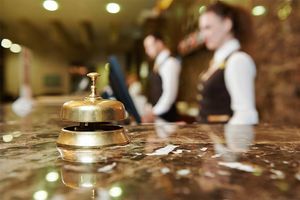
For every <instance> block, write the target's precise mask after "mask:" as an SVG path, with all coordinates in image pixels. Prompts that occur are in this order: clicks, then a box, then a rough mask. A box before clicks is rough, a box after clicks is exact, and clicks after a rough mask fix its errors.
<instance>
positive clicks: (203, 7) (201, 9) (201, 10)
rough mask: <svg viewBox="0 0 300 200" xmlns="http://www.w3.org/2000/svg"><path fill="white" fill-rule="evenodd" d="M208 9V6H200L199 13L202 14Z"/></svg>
mask: <svg viewBox="0 0 300 200" xmlns="http://www.w3.org/2000/svg"><path fill="white" fill-rule="evenodd" d="M205 9H206V6H200V7H199V13H200V14H202V13H203V12H204V11H205Z"/></svg>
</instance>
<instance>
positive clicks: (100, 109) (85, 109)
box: [61, 72, 126, 122]
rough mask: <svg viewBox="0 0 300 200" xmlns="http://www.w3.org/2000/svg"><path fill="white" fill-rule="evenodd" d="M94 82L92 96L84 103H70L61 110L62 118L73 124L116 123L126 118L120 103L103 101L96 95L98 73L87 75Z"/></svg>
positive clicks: (65, 104)
mask: <svg viewBox="0 0 300 200" xmlns="http://www.w3.org/2000/svg"><path fill="white" fill-rule="evenodd" d="M87 76H88V77H90V78H91V80H92V85H91V94H90V96H88V97H86V98H85V99H84V100H82V101H78V100H77V101H68V102H66V103H64V105H63V106H62V110H61V118H62V119H63V120H67V121H73V122H114V121H122V120H124V119H125V118H126V112H125V108H124V105H123V104H122V103H121V102H120V101H116V100H107V99H102V98H101V97H99V96H98V95H97V94H96V80H97V77H98V76H99V74H98V73H96V72H93V73H89V74H87Z"/></svg>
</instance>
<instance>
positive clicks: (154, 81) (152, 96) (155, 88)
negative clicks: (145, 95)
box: [149, 72, 179, 122]
mask: <svg viewBox="0 0 300 200" xmlns="http://www.w3.org/2000/svg"><path fill="white" fill-rule="evenodd" d="M149 78H150V88H149V92H150V93H149V102H150V103H151V104H152V105H155V104H156V103H157V102H158V100H159V98H160V96H161V95H162V92H163V89H162V80H161V77H160V75H159V74H158V73H155V72H151V73H150V76H149ZM159 117H160V118H162V119H164V120H166V121H168V122H175V121H178V118H179V117H178V113H177V109H176V106H175V102H174V103H173V104H172V106H171V108H170V109H169V110H168V111H167V112H166V113H163V114H161V115H159Z"/></svg>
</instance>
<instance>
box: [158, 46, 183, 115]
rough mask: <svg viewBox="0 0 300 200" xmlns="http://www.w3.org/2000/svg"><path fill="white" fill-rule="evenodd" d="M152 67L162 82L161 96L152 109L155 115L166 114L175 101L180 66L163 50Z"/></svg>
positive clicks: (176, 60)
mask: <svg viewBox="0 0 300 200" xmlns="http://www.w3.org/2000/svg"><path fill="white" fill-rule="evenodd" d="M154 66H156V67H157V70H158V74H159V75H160V77H161V80H162V94H161V96H160V98H159V99H158V101H157V103H156V104H155V105H154V107H153V113H154V114H155V115H161V114H164V113H166V112H167V111H168V110H169V109H170V108H171V106H172V105H173V103H174V102H175V101H176V98H177V94H178V85H179V75H180V71H181V65H180V62H179V60H178V59H176V58H174V57H171V56H170V52H169V51H168V50H163V51H162V52H160V53H159V55H158V56H157V57H156V59H155V62H154Z"/></svg>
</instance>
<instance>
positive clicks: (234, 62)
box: [198, 2, 258, 124]
mask: <svg viewBox="0 0 300 200" xmlns="http://www.w3.org/2000/svg"><path fill="white" fill-rule="evenodd" d="M250 17H251V16H250V15H249V14H248V13H247V12H246V11H245V10H243V9H242V8H239V7H235V6H232V5H228V4H225V3H223V2H217V3H215V4H212V5H211V6H209V7H208V8H207V9H206V11H205V12H204V13H203V14H202V15H201V16H200V18H199V26H200V31H201V34H202V36H203V38H204V42H205V45H206V47H207V48H208V49H209V50H213V51H215V52H214V56H213V60H212V61H211V64H210V67H209V68H208V70H207V71H206V72H205V73H203V74H201V75H200V77H199V78H200V83H199V84H198V89H199V95H198V99H199V102H200V114H199V122H201V123H229V124H257V123H258V113H257V110H256V106H255V86H254V85H255V84H254V82H255V76H256V67H255V63H254V61H253V59H252V58H251V56H250V55H249V54H247V53H246V52H245V51H244V47H246V45H247V42H249V41H250V40H249V39H251V37H252V35H251V34H250V33H251V18H250Z"/></svg>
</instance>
